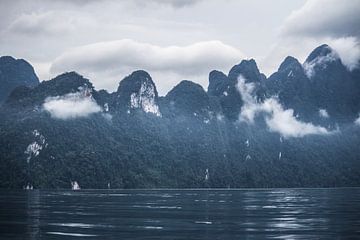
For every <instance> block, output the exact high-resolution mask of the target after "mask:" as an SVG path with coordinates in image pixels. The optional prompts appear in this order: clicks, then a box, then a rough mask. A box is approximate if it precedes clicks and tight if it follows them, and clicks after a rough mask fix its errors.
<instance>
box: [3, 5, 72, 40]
mask: <svg viewBox="0 0 360 240" xmlns="http://www.w3.org/2000/svg"><path fill="white" fill-rule="evenodd" d="M72 14H73V13H72ZM72 14H71V12H66V11H64V12H54V11H48V12H44V13H34V12H32V13H24V14H21V15H20V16H19V17H18V18H16V19H15V20H14V21H13V22H12V23H11V24H10V25H9V26H8V28H7V32H16V33H20V34H25V35H28V34H29V35H30V36H36V35H39V34H58V33H61V34H69V33H70V32H71V31H74V30H75V26H74V22H76V20H75V18H74V17H71V15H72Z"/></svg>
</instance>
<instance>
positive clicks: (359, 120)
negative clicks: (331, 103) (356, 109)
mask: <svg viewBox="0 0 360 240" xmlns="http://www.w3.org/2000/svg"><path fill="white" fill-rule="evenodd" d="M354 123H355V124H356V125H359V126H360V114H359V117H358V118H357V119H356V120H355V122H354Z"/></svg>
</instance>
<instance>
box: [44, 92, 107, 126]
mask: <svg viewBox="0 0 360 240" xmlns="http://www.w3.org/2000/svg"><path fill="white" fill-rule="evenodd" d="M43 108H44V110H46V111H48V112H49V113H50V115H51V117H53V118H57V119H62V120H67V119H73V118H79V117H87V116H89V115H91V114H93V113H97V112H100V111H101V110H102V109H101V107H100V106H99V105H98V104H97V103H96V102H95V100H94V99H93V98H92V97H91V96H85V95H84V93H83V92H77V93H69V94H66V95H64V96H56V97H48V98H46V99H45V102H44V104H43Z"/></svg>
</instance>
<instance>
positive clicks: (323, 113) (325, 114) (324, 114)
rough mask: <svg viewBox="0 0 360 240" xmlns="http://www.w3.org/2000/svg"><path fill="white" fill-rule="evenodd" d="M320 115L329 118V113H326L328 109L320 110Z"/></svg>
mask: <svg viewBox="0 0 360 240" xmlns="http://www.w3.org/2000/svg"><path fill="white" fill-rule="evenodd" d="M319 115H320V117H323V118H329V117H330V116H329V113H328V112H327V111H326V109H319Z"/></svg>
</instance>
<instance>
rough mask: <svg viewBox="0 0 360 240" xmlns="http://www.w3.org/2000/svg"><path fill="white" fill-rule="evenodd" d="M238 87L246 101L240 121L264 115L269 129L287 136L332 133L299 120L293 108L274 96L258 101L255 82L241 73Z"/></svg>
mask: <svg viewBox="0 0 360 240" xmlns="http://www.w3.org/2000/svg"><path fill="white" fill-rule="evenodd" d="M237 88H238V90H239V92H240V94H241V97H242V100H243V101H244V105H243V106H242V108H241V112H240V118H239V119H240V121H245V122H248V123H250V124H252V123H254V120H255V117H256V116H258V115H259V116H264V118H265V122H266V124H267V126H268V128H269V130H270V131H272V132H277V133H279V134H280V135H282V136H284V137H286V138H288V137H303V136H306V135H311V134H321V135H322V134H329V133H330V132H329V131H328V130H327V129H326V128H324V127H321V126H316V125H313V124H312V123H305V122H302V121H300V120H298V119H297V118H296V117H295V116H294V110H293V109H286V110H285V109H284V108H283V106H282V105H281V104H280V103H279V101H278V100H277V99H276V98H274V97H272V98H268V99H266V100H265V101H264V102H258V101H257V100H256V99H255V98H254V97H253V95H252V94H253V91H254V88H255V85H254V83H246V79H245V78H244V77H243V76H241V75H240V76H239V78H238V85H237Z"/></svg>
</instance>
